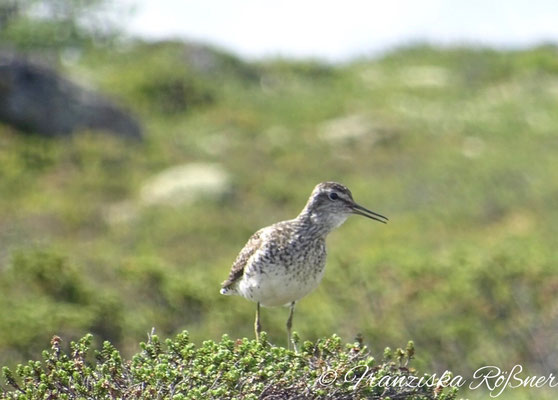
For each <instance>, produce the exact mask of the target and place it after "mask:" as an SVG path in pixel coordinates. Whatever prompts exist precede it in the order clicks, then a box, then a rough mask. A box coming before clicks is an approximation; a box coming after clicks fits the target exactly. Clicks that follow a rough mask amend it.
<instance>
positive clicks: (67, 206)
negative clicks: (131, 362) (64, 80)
mask: <svg viewBox="0 0 558 400" xmlns="http://www.w3.org/2000/svg"><path fill="white" fill-rule="evenodd" d="M208 60H209V61H208ZM64 68H65V72H66V74H67V75H68V76H70V77H71V78H72V79H75V80H77V81H80V82H85V83H87V84H88V85H89V86H93V87H97V88H99V89H100V90H103V91H104V92H107V93H110V94H111V95H112V96H114V97H115V98H117V99H118V100H119V101H120V102H121V103H124V104H126V105H128V106H129V107H131V108H132V109H134V111H135V113H136V114H137V115H138V116H139V117H140V118H141V119H142V121H143V123H144V124H145V126H146V128H147V135H146V136H147V138H146V140H145V141H144V142H142V143H129V142H125V141H120V140H118V139H116V138H113V137H110V136H108V135H103V134H101V133H97V132H90V133H87V132H86V133H83V134H81V135H76V136H74V137H73V138H71V139H68V140H63V139H60V140H44V139H42V138H40V137H33V136H22V135H19V134H17V133H16V132H13V131H12V130H11V129H10V128H8V127H7V126H0V166H1V168H0V193H1V196H0V288H1V291H2V296H1V297H0V309H1V310H2V313H0V364H2V365H12V364H13V363H15V362H18V361H22V360H23V359H25V358H28V357H37V354H38V352H39V350H40V349H42V348H44V347H45V344H46V343H48V341H49V339H50V337H51V336H52V335H53V334H57V335H60V336H62V337H64V338H65V339H67V340H71V339H77V338H79V337H81V336H83V334H84V333H86V332H92V333H94V334H95V335H96V337H99V339H100V340H104V339H107V340H110V341H111V342H112V343H113V344H114V345H115V346H116V347H117V348H119V349H121V350H122V351H123V354H124V355H130V354H133V353H135V352H137V345H136V344H137V342H138V341H139V340H140V339H141V338H143V337H144V336H145V332H148V331H150V330H151V327H155V328H156V329H157V331H158V332H159V333H161V334H162V335H171V334H175V333H176V332H179V331H181V330H183V329H187V330H188V331H189V332H190V333H191V337H192V340H193V341H194V342H197V343H200V342H201V341H203V340H205V339H218V338H220V337H221V335H222V334H223V333H228V334H229V335H231V336H232V337H243V336H247V337H252V335H253V332H252V327H253V313H254V309H255V306H254V304H252V303H250V302H248V301H246V300H244V299H241V298H237V297H224V296H221V295H219V287H220V283H221V281H223V280H224V279H225V278H226V276H227V274H228V271H229V268H230V265H231V263H232V261H233V260H234V258H235V257H236V254H237V252H238V251H239V250H240V249H241V247H242V246H243V245H244V243H245V241H246V240H247V238H248V237H249V236H250V235H251V234H252V233H253V232H254V231H255V230H256V229H258V228H260V227H262V226H265V225H269V224H271V223H273V222H276V221H278V220H281V219H288V218H292V217H294V216H296V214H297V213H298V212H299V211H300V209H301V208H302V207H303V205H304V203H305V201H306V198H307V196H308V195H309V193H310V191H311V190H312V188H313V187H314V185H315V184H316V183H318V182H320V181H324V180H337V181H339V182H342V183H344V184H346V185H347V186H349V187H350V188H351V190H352V192H353V194H354V197H355V199H356V200H357V201H358V202H359V203H361V204H363V205H364V206H366V207H368V208H370V209H372V210H375V211H377V212H380V213H382V214H384V215H387V216H388V217H389V218H390V223H389V224H388V225H386V226H383V225H380V224H376V223H373V222H372V221H369V220H365V219H360V218H358V217H351V218H350V219H349V220H348V221H347V223H346V224H345V225H343V227H341V228H340V229H339V230H337V231H336V232H334V233H333V234H332V235H331V236H330V238H329V239H328V244H329V258H328V266H327V271H326V274H325V278H324V280H323V282H322V284H321V286H320V287H319V288H318V289H317V290H316V291H315V292H314V293H313V294H311V295H309V296H308V297H307V298H305V299H303V300H302V301H301V302H300V304H299V306H298V307H297V315H295V321H294V327H295V330H296V331H298V332H299V334H300V336H301V337H302V338H303V339H304V340H306V339H309V340H316V339H317V338H320V337H324V336H330V335H331V334H332V333H337V334H339V335H340V336H341V337H342V338H343V339H344V340H346V341H350V340H352V338H354V337H355V335H356V334H357V333H362V335H363V337H364V340H365V342H366V343H368V344H369V345H370V347H371V348H372V350H373V351H375V350H377V351H380V350H379V349H383V348H384V347H385V346H393V344H394V343H396V344H397V343H402V342H406V341H407V340H408V339H412V340H414V341H415V343H416V347H417V349H419V353H420V354H421V359H420V360H417V362H418V366H419V367H422V368H428V369H429V370H432V371H443V370H445V369H449V370H452V371H454V372H455V373H458V374H461V375H464V376H467V375H470V374H471V373H472V372H473V371H475V370H476V369H477V368H479V367H480V366H484V365H497V366H499V367H501V368H503V369H508V370H509V369H511V367H513V365H514V364H516V363H519V364H522V365H523V366H524V368H525V369H526V370H527V371H529V373H530V374H539V375H541V374H544V375H548V373H549V372H550V371H552V369H553V368H555V366H556V364H557V360H558V350H557V349H558V346H557V345H558V331H557V330H556V326H557V324H558V299H557V297H556V292H557V289H558V274H556V266H557V265H558V262H557V261H558V253H557V252H556V238H557V233H558V228H557V227H558V207H556V205H557V204H558V157H557V155H558V132H557V127H558V50H557V49H556V48H555V47H553V46H545V47H539V48H533V49H529V50H524V51H493V50H487V49H475V48H452V49H444V50H440V49H436V48H431V47H428V46H414V47H409V48H402V49H399V50H396V51H393V52H392V53H390V54H387V55H385V56H384V57H381V58H379V59H377V60H368V59H361V60H356V61H353V62H351V63H347V64H343V65H338V66H335V65H324V64H321V63H319V62H313V61H308V62H305V61H289V60H267V61H261V62H253V63H248V62H244V61H242V60H239V59H237V58H235V57H233V56H231V55H228V54H226V53H225V52H222V51H213V50H212V49H210V48H206V47H200V46H196V45H193V44H188V43H186V44H185V43H180V42H167V43H158V44H147V43H141V42H130V43H127V44H126V46H123V47H120V48H119V49H118V51H114V50H109V49H104V48H93V49H89V50H87V51H84V52H83V53H81V54H80V56H79V57H77V58H76V59H73V60H72V62H71V63H66V64H64ZM188 163H211V164H212V165H215V164H216V165H219V166H221V167H222V168H223V169H224V171H226V173H227V174H228V177H229V180H230V182H229V184H230V188H229V189H228V190H227V191H226V192H225V194H224V195H222V196H217V197H211V196H205V197H200V198H199V199H198V200H197V201H195V202H184V203H181V204H178V205H174V206H168V205H165V204H154V205H147V204H146V203H145V202H144V201H143V200H142V193H143V188H144V184H145V182H147V181H148V180H149V179H150V178H151V177H152V176H153V175H155V174H157V173H158V172H160V171H163V170H164V169H166V168H168V167H172V166H175V165H179V164H188ZM262 314H263V315H262V318H263V322H262V323H263V327H264V329H265V330H266V331H268V332H269V334H270V340H271V341H272V342H273V343H278V344H284V341H285V337H284V336H285V332H284V323H285V320H286V317H287V310H286V309H264V310H263V313H262ZM554 372H555V371H554ZM529 393H533V394H532V395H533V396H535V397H533V398H542V396H543V392H542V390H539V391H534V392H532V391H531V392H529ZM473 395H474V393H473V394H471V396H473ZM507 398H509V397H507ZM521 398H523V397H521Z"/></svg>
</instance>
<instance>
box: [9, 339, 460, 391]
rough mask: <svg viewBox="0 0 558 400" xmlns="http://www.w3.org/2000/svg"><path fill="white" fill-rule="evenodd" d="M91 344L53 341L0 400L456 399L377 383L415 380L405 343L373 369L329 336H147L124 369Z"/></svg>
mask: <svg viewBox="0 0 558 400" xmlns="http://www.w3.org/2000/svg"><path fill="white" fill-rule="evenodd" d="M92 338H93V337H92V335H86V336H85V337H83V338H82V339H80V340H79V341H77V342H72V343H71V344H70V351H69V352H68V353H66V352H64V351H63V349H62V346H61V343H60V342H61V340H60V338H59V337H58V336H55V337H54V338H53V339H52V341H51V345H52V347H51V351H50V352H49V351H44V352H43V362H40V361H29V362H28V363H27V364H25V365H23V364H20V365H18V366H17V368H16V369H15V373H14V372H13V371H12V370H10V369H9V368H3V370H2V375H3V377H4V381H5V383H6V385H8V387H7V390H6V391H4V392H3V393H0V398H2V399H29V400H31V399H44V398H60V399H74V398H94V399H121V398H126V399H155V398H157V399H163V398H164V399H167V398H168V399H170V398H172V399H183V400H188V399H190V400H196V399H201V398H203V399H238V398H242V399H254V400H256V399H259V398H269V397H270V396H271V397H273V398H276V399H287V398H295V397H296V398H297V399H312V400H315V399H345V400H349V399H387V398H390V399H393V400H395V399H409V400H411V399H412V400H426V399H434V398H436V399H440V400H451V399H454V398H455V396H456V393H457V391H456V390H455V389H454V388H447V387H445V386H447V382H446V381H443V380H434V379H433V380H432V381H431V383H430V384H428V385H427V384H425V385H412V384H411V385H405V384H401V385H395V384H391V385H390V384H387V383H386V384H382V383H380V382H382V379H383V382H387V381H388V378H391V379H393V380H396V379H397V380H398V381H400V382H411V380H412V379H415V378H417V376H416V371H415V370H414V369H413V368H411V367H410V366H409V361H410V360H411V359H412V358H413V355H414V348H413V344H412V342H410V343H409V345H408V346H407V350H402V349H397V351H396V352H395V353H396V354H397V357H396V359H395V360H392V357H387V356H385V358H384V359H383V360H382V361H377V360H376V359H374V357H372V356H371V355H370V352H369V350H368V349H367V348H366V347H365V346H362V345H361V344H360V343H359V342H356V343H354V344H350V345H346V346H345V347H343V346H342V344H341V339H340V338H339V337H338V336H335V335H334V336H332V337H330V338H327V339H320V340H318V341H317V342H316V343H312V342H309V341H306V342H305V343H304V344H303V345H302V351H301V352H300V353H298V354H296V353H294V352H292V351H290V350H287V349H285V348H283V347H276V346H273V345H272V344H270V343H269V342H268V341H267V339H266V334H265V333H262V340H261V341H260V342H259V343H258V342H256V341H253V340H247V339H238V340H236V341H233V340H231V339H229V337H228V336H227V335H224V336H223V338H222V339H221V341H220V342H214V341H212V340H206V341H204V342H203V344H202V345H201V346H199V347H198V346H195V345H194V344H193V343H191V342H190V338H189V335H188V332H186V331H185V332H182V333H180V334H178V335H177V336H176V337H175V338H174V339H172V340H171V339H167V340H166V341H165V342H164V343H162V342H161V341H160V339H159V337H158V336H157V335H155V334H151V335H149V340H148V341H147V343H141V345H140V347H141V349H142V351H141V352H140V353H139V354H136V355H135V356H133V357H132V360H131V361H125V360H124V359H123V358H122V357H121V355H120V353H119V351H118V350H117V349H116V348H115V347H114V346H113V345H112V344H110V343H109V342H104V343H103V347H102V349H101V351H96V352H95V353H96V354H95V361H94V362H91V361H90V360H89V357H88V354H89V353H90V347H91V343H92ZM413 386H415V387H413Z"/></svg>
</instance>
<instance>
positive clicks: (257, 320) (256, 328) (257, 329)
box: [254, 302, 262, 342]
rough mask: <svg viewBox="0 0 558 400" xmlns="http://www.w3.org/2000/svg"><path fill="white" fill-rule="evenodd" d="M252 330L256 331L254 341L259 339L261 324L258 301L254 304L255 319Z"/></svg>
mask: <svg viewBox="0 0 558 400" xmlns="http://www.w3.org/2000/svg"><path fill="white" fill-rule="evenodd" d="M254 330H255V331H256V341H258V342H259V341H260V332H261V331H262V325H261V324H260V302H258V305H257V306H256V321H255V322H254Z"/></svg>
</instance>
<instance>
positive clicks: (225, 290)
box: [219, 286, 236, 296]
mask: <svg viewBox="0 0 558 400" xmlns="http://www.w3.org/2000/svg"><path fill="white" fill-rule="evenodd" d="M219 293H221V294H224V295H225V296H231V295H233V294H236V290H234V289H233V288H232V287H230V286H225V287H222V288H221V290H220V291H219Z"/></svg>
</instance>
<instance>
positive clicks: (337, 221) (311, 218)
mask: <svg viewBox="0 0 558 400" xmlns="http://www.w3.org/2000/svg"><path fill="white" fill-rule="evenodd" d="M296 219H297V221H298V223H299V224H300V226H301V228H303V229H305V230H307V231H308V232H310V234H313V235H316V236H323V237H325V236H327V234H328V233H330V232H331V231H332V230H334V229H335V228H337V227H339V226H341V225H342V224H343V222H345V220H346V219H347V216H345V215H339V214H329V213H322V212H317V211H315V210H312V209H310V208H308V207H306V208H304V209H303V210H302V212H301V213H300V214H299V215H298V217H297V218H296Z"/></svg>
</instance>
